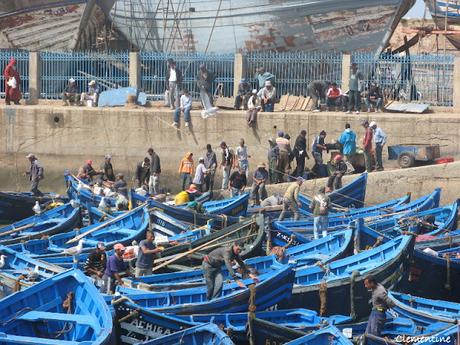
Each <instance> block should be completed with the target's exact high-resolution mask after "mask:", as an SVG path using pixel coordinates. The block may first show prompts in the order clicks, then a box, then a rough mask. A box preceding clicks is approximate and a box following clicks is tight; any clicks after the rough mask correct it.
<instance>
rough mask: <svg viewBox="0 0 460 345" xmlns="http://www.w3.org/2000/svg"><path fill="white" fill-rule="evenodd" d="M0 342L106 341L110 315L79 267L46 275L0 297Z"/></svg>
mask: <svg viewBox="0 0 460 345" xmlns="http://www.w3.org/2000/svg"><path fill="white" fill-rule="evenodd" d="M0 319H1V320H2V322H1V325H0V332H1V334H2V339H1V340H0V342H1V343H2V344H35V345H41V344H43V345H45V344H46V345H67V344H69V345H70V344H72V345H77V344H80V343H81V344H93V345H100V344H106V343H107V342H108V341H109V340H110V335H111V333H112V316H111V314H110V310H109V307H108V305H107V304H106V302H105V301H104V299H103V297H102V295H101V294H99V292H98V291H97V289H96V287H95V286H94V284H93V283H92V282H91V281H90V280H89V279H88V278H87V277H86V276H85V275H84V274H83V273H82V272H81V271H78V270H69V271H66V272H63V273H60V274H58V275H56V276H54V277H51V278H49V279H46V280H44V281H42V282H39V283H37V284H36V285H33V286H31V287H30V288H28V289H25V290H24V291H20V292H17V293H14V294H12V295H10V296H8V297H6V298H4V299H2V300H1V301H0Z"/></svg>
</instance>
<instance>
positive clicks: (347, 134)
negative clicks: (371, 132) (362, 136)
mask: <svg viewBox="0 0 460 345" xmlns="http://www.w3.org/2000/svg"><path fill="white" fill-rule="evenodd" d="M339 143H340V144H341V145H342V153H343V155H344V156H345V160H346V161H349V160H350V157H351V156H353V155H354V154H355V153H356V133H355V132H353V131H352V130H351V126H350V124H349V123H347V124H345V130H344V131H343V133H342V134H341V135H340V138H339Z"/></svg>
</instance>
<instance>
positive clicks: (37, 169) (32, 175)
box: [26, 153, 44, 196]
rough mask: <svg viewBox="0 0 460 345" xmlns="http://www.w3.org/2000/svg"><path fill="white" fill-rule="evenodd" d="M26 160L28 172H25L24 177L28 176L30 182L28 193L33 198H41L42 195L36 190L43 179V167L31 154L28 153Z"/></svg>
mask: <svg viewBox="0 0 460 345" xmlns="http://www.w3.org/2000/svg"><path fill="white" fill-rule="evenodd" d="M26 158H27V159H28V160H29V162H30V168H29V171H27V172H26V175H28V176H29V180H30V191H31V192H32V194H33V195H34V196H43V193H42V192H40V190H39V189H38V185H39V183H40V180H43V178H44V169H43V166H42V165H41V164H40V162H39V161H38V159H37V157H35V155H34V154H33V153H29V154H28V155H27V156H26Z"/></svg>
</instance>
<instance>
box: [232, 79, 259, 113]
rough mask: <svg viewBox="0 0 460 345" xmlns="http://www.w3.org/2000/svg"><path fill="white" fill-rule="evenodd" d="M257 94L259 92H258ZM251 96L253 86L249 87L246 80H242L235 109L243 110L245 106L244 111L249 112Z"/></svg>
mask: <svg viewBox="0 0 460 345" xmlns="http://www.w3.org/2000/svg"><path fill="white" fill-rule="evenodd" d="M256 93H257V90H256ZM250 96H251V85H249V83H248V81H247V80H246V79H244V78H243V79H241V80H240V82H239V84H238V94H237V95H236V96H235V105H234V108H235V109H236V110H240V109H241V105H243V109H244V110H248V101H249V97H250Z"/></svg>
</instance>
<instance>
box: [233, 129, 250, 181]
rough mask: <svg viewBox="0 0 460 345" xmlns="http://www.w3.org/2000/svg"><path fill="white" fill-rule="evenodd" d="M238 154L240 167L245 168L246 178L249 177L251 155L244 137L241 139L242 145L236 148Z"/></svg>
mask: <svg viewBox="0 0 460 345" xmlns="http://www.w3.org/2000/svg"><path fill="white" fill-rule="evenodd" d="M236 156H237V158H238V167H240V168H241V170H243V172H244V174H245V175H246V178H248V174H249V160H248V158H250V157H251V156H250V155H248V147H247V146H246V145H245V144H244V139H243V138H241V139H240V146H238V147H237V148H236Z"/></svg>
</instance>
